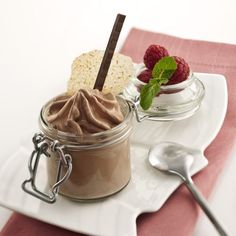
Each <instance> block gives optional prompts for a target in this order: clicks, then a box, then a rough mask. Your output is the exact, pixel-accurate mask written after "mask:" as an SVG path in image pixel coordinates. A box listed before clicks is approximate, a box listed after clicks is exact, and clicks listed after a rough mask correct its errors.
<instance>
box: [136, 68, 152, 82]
mask: <svg viewBox="0 0 236 236" xmlns="http://www.w3.org/2000/svg"><path fill="white" fill-rule="evenodd" d="M151 78H152V71H151V70H149V69H146V70H145V71H143V72H141V73H140V74H139V75H138V79H139V80H141V81H142V82H144V83H148V82H149V80H150V79H151Z"/></svg>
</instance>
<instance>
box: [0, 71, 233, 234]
mask: <svg viewBox="0 0 236 236" xmlns="http://www.w3.org/2000/svg"><path fill="white" fill-rule="evenodd" d="M195 74H196V76H197V77H198V78H199V79H200V80H201V81H202V82H203V84H204V86H205V89H206V94H205V97H204V99H203V102H202V105H201V108H200V109H199V111H198V112H197V113H196V114H195V115H193V116H192V117H190V118H188V119H185V120H180V121H172V122H156V121H144V122H142V123H136V124H135V127H134V131H133V135H132V140H131V162H132V179H131V181H130V183H129V184H128V186H127V187H126V188H125V189H123V190H122V191H121V192H119V193H118V194H115V195H113V196H111V197H109V198H106V199H104V200H100V201H97V202H93V203H79V202H73V201H70V200H68V199H66V198H63V197H61V196H59V197H58V200H57V202H56V203H55V204H52V205H50V204H47V203H44V202H42V201H40V200H39V199H36V198H34V197H32V196H30V195H28V194H26V193H25V192H24V191H23V190H22V189H21V184H22V182H23V181H24V180H25V179H27V178H28V177H29V173H28V169H27V163H28V159H29V155H30V153H31V151H32V147H33V145H32V144H31V137H29V139H28V140H27V141H26V142H25V144H23V145H22V146H21V147H19V149H18V150H17V151H16V152H15V154H14V155H12V156H10V157H9V158H5V159H4V160H5V162H3V163H1V167H0V179H1V185H0V204H1V205H2V206H4V207H7V208H10V209H12V210H15V211H18V212H21V213H22V214H25V215H28V216H31V217H33V218H36V219H39V220H42V221H45V222H48V223H51V224H54V225H57V226H60V227H63V228H66V229H70V230H72V231H76V232H82V233H85V234H92V235H109V236H115V235H117V236H118V235H124V236H125V235H129V236H134V235H136V217H137V216H138V215H139V214H141V213H142V212H153V211H157V210H158V209H159V208H160V207H161V206H162V205H163V204H164V202H165V201H166V200H167V198H168V197H169V196H170V195H171V193H172V192H173V191H174V190H175V189H176V188H177V187H178V186H179V185H180V184H181V181H180V180H179V179H178V178H176V177H174V176H167V175H164V174H162V173H160V172H158V171H157V170H155V169H153V168H152V167H151V166H150V165H149V164H148V162H147V154H148V150H149V148H150V146H151V145H154V144H155V143H157V142H160V141H173V142H178V143H180V144H183V145H185V146H187V147H191V148H194V149H198V150H199V151H200V152H199V155H198V156H196V158H195V162H194V165H193V168H192V174H195V173H196V172H198V171H199V170H201V169H202V168H203V167H205V166H206V165H207V160H206V158H205V157H204V155H203V152H204V150H205V148H206V147H207V146H208V145H209V144H210V143H211V142H212V140H213V139H214V138H215V136H216V135H217V133H218V131H219V130H220V127H221V125H222V123H223V120H224V117H225V114H226V109H227V97H228V95H227V85H226V80H225V78H224V76H222V75H217V74H203V73H195ZM44 165H45V163H43V162H41V163H40V166H39V171H38V181H39V182H41V184H42V183H44V182H45V178H46V175H45V171H44V168H45V166H44ZM39 184H40V183H39Z"/></svg>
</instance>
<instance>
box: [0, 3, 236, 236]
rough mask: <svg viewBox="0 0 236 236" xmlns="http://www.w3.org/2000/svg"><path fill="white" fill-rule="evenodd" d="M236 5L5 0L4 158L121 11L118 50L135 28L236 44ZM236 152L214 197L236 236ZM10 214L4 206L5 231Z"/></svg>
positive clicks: (1, 16) (201, 228) (208, 229)
mask: <svg viewBox="0 0 236 236" xmlns="http://www.w3.org/2000/svg"><path fill="white" fill-rule="evenodd" d="M235 9H236V2H235V1H234V0H198V1H194V0H179V1H172V2H171V1H164V0H162V1H157V0H153V1H141V0H133V1H131V0H130V1H127V0H126V1H125V0H120V1H115V0H109V1H105V0H100V1H95V0H86V1H85V0H84V1H79V0H51V1H48V0H38V1H36V0H21V1H18V0H7V1H4V0H0V81H1V86H0V104H1V109H0V114H1V122H0V130H1V136H0V141H1V149H0V158H1V159H5V158H7V157H8V156H9V155H10V154H11V153H12V152H13V151H14V150H16V148H17V147H18V146H19V144H20V141H21V140H22V139H23V138H24V136H27V134H28V133H30V132H31V131H32V130H37V117H38V112H39V110H40V108H41V106H42V105H43V104H44V103H45V101H47V100H48V99H49V98H51V96H52V95H55V94H58V93H60V92H63V91H64V90H65V88H66V81H67V80H68V78H69V75H70V66H71V63H72V61H73V59H74V58H75V57H76V56H78V55H80V54H81V53H82V52H86V51H89V50H92V49H104V48H105V47H106V44H107V40H108V37H109V34H110V31H111V28H112V25H113V22H114V19H115V16H116V14H117V13H123V14H126V15H127V18H126V20H125V24H124V27H123V30H122V33H121V35H120V39H119V42H118V45H117V50H118V49H119V48H120V47H121V45H122V43H123V42H124V39H125V37H126V36H127V33H128V32H129V30H130V28H131V27H139V28H143V29H148V30H152V31H156V32H162V33H167V34H171V35H175V36H180V37H185V38H192V39H203V40H210V41H216V42H225V43H232V44H236V33H235V29H236V15H235ZM52 88H53V89H52ZM52 90H53V91H52ZM235 154H236V148H235V150H234V151H233V152H232V154H231V158H230V159H229V161H228V163H227V165H226V167H225V169H224V171H223V173H222V174H221V175H220V178H219V179H218V182H217V184H216V187H215V189H214V192H213V193H212V195H211V197H210V199H209V202H210V205H211V207H212V209H213V210H214V212H215V213H216V214H217V215H218V216H219V218H220V219H221V220H222V221H223V222H224V223H225V225H227V228H228V229H229V232H231V235H236V225H235V222H234V221H235V220H234V219H235V217H236V187H235V182H234V181H235V179H236V172H235V171H234V168H236V159H235V158H234V156H235ZM234 172H235V173H234ZM10 215H11V211H10V210H7V209H5V208H2V207H0V228H1V227H3V226H4V224H5V222H6V221H7V219H8V218H9V216H10ZM201 235H210V236H211V235H212V236H214V235H217V233H216V232H215V230H214V229H213V227H212V226H211V224H210V223H209V221H208V220H207V219H206V218H205V216H203V215H202V217H200V219H199V222H198V224H197V226H196V230H195V233H194V236H201Z"/></svg>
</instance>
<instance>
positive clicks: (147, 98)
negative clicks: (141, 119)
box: [140, 79, 160, 110]
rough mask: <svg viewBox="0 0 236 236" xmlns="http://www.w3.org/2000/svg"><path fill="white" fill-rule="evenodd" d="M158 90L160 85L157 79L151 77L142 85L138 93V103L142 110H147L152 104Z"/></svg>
mask: <svg viewBox="0 0 236 236" xmlns="http://www.w3.org/2000/svg"><path fill="white" fill-rule="evenodd" d="M159 91H160V85H159V83H158V82H157V79H152V80H150V82H149V83H148V84H146V85H144V86H143V88H142V90H141V94H140V105H141V107H142V108H143V110H147V109H148V108H149V107H150V106H151V105H152V100H153V98H154V97H155V96H156V94H157V93H159Z"/></svg>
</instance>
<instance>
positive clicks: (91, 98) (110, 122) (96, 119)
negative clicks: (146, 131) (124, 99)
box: [47, 89, 124, 135]
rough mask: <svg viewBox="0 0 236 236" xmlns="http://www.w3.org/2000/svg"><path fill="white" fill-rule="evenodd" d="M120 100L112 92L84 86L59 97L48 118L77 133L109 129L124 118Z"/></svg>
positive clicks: (49, 120) (50, 109)
mask: <svg viewBox="0 0 236 236" xmlns="http://www.w3.org/2000/svg"><path fill="white" fill-rule="evenodd" d="M123 119H124V117H123V114H122V112H121V109H120V105H119V102H118V101H117V99H116V97H115V96H114V95H113V94H112V93H107V94H103V93H102V92H100V91H99V90H96V89H95V90H85V89H81V90H79V91H78V92H76V93H74V94H73V95H72V96H70V95H62V96H59V97H57V98H56V99H55V100H54V101H53V102H52V104H51V106H50V107H49V112H48V116H47V122H48V123H50V124H51V125H52V126H53V127H54V128H55V129H58V130H60V131H63V132H68V133H72V134H75V135H84V134H93V133H98V132H102V131H105V130H109V129H111V128H113V127H115V126H117V125H118V124H120V123H121V122H122V121H123Z"/></svg>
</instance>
